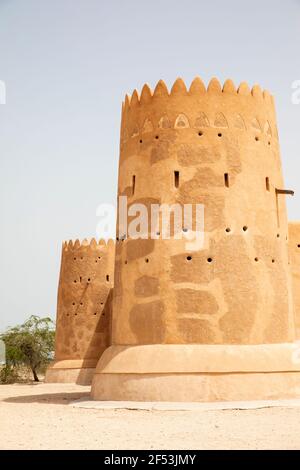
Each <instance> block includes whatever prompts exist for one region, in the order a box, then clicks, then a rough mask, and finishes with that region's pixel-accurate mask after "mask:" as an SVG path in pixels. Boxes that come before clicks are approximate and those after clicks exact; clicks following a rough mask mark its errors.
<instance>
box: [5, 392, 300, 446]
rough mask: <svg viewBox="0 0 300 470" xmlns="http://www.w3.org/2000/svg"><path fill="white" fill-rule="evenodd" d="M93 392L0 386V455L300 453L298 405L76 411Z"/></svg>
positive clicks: (299, 408)
mask: <svg viewBox="0 0 300 470" xmlns="http://www.w3.org/2000/svg"><path fill="white" fill-rule="evenodd" d="M89 390H90V387H88V386H79V385H69V384H44V383H40V384H36V385H34V384H31V385H28V384H24V385H23V384H15V385H1V386H0V449H109V450H110V449H299V448H300V406H299V403H298V406H297V404H295V406H293V402H291V405H290V406H289V405H286V403H285V406H276V407H273V406H272V404H270V407H264V408H261V409H255V408H254V409H227V410H220V409H213V410H211V409H210V410H205V409H191V410H187V411H177V410H176V411H160V410H150V409H149V410H128V409H99V408H97V409H90V408H86V407H79V406H78V403H75V406H74V401H76V400H84V402H83V403H86V401H85V400H88V394H89ZM80 403H81V402H80ZM80 403H79V404H80ZM252 405H253V404H252ZM210 406H212V404H210Z"/></svg>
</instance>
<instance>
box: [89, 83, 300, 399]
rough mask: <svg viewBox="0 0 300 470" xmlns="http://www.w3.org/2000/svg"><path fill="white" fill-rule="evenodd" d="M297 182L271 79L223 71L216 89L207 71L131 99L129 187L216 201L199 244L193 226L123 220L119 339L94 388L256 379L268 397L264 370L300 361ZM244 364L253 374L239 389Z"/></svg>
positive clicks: (156, 196) (130, 391)
mask: <svg viewBox="0 0 300 470" xmlns="http://www.w3.org/2000/svg"><path fill="white" fill-rule="evenodd" d="M288 192H289V191H286V190H285V189H284V185H283V178H282V171H281V159H280V151H279V143H278V133H277V127H276V116H275V109H274V102H273V98H272V97H271V95H270V94H269V93H268V92H267V91H264V92H262V90H261V89H260V87H259V86H254V87H253V88H252V90H250V88H249V87H248V85H247V84H246V83H242V84H241V85H240V86H239V88H238V89H236V88H235V86H234V84H233V82H232V81H231V80H227V81H226V82H225V84H224V86H223V87H221V85H220V83H219V82H218V80H217V79H212V80H211V82H210V83H209V86H208V88H207V89H206V88H205V86H204V84H203V82H202V81H201V79H199V78H196V79H195V80H194V81H193V82H192V84H191V87H190V89H189V90H187V88H186V86H185V84H184V82H183V81H182V80H181V79H178V80H176V82H175V83H174V85H173V87H172V90H171V92H170V93H169V92H168V89H167V87H166V85H165V84H164V82H163V81H160V82H159V83H158V84H157V86H156V88H155V90H154V92H153V93H152V92H151V90H150V88H149V87H148V86H147V85H145V86H144V87H143V90H142V93H141V95H140V96H139V94H138V92H137V91H136V90H135V91H134V93H133V95H132V97H131V98H129V97H128V96H126V99H125V103H124V104H123V110H122V124H121V143H120V166H119V188H118V194H119V196H127V198H128V206H129V208H130V207H131V206H132V205H133V204H143V205H145V206H146V207H147V208H149V212H150V207H151V206H152V205H153V204H159V205H162V204H167V205H169V206H171V205H173V204H179V205H180V206H181V207H182V208H183V207H185V205H187V204H192V205H193V206H194V205H196V204H201V205H203V207H204V243H203V246H201V248H198V249H196V250H195V249H192V248H191V245H190V244H189V243H187V238H186V237H187V230H188V229H187V227H185V226H184V222H183V223H182V226H181V227H180V229H179V230H180V231H182V232H183V236H182V237H181V238H179V237H178V236H177V235H178V234H179V232H178V227H177V228H176V229H175V230H173V233H171V237H170V238H169V239H164V236H163V234H162V230H161V226H159V227H158V229H157V230H156V231H155V233H153V231H152V236H150V234H149V233H148V235H149V237H148V238H146V237H144V238H143V239H142V238H140V239H132V238H131V237H130V236H128V233H126V232H125V230H124V227H126V225H127V226H129V225H130V222H131V220H132V217H127V221H126V222H127V224H124V221H122V222H121V221H120V219H119V221H118V227H117V233H119V238H120V240H119V241H118V242H117V246H116V260H115V287H114V311H113V327H112V346H111V347H110V348H109V349H108V350H107V351H106V352H105V354H104V355H103V356H102V358H101V360H100V361H99V364H98V367H97V370H96V375H95V377H94V382H93V387H92V395H93V397H94V398H101V399H111V400H114V399H116V400H118V399H121V400H123V399H136V400H157V399H159V400H167V401H169V400H170V401H180V400H196V401H198V400H211V399H217V398H218V397H219V398H220V399H238V398H246V397H248V398H251V394H252V393H254V390H255V391H256V392H257V386H256V383H258V384H259V387H260V388H259V394H260V396H264V397H266V395H267V393H268V391H269V387H270V384H269V383H268V382H267V381H266V380H265V377H264V375H265V374H264V373H263V372H265V371H266V370H268V372H271V373H273V372H274V374H275V376H274V377H275V378H274V380H279V382H280V381H282V380H281V377H279V378H278V376H277V375H276V374H277V371H278V370H289V368H293V367H294V365H293V364H290V363H291V354H290V352H291V348H292V349H293V345H292V342H293V340H294V337H295V327H294V318H293V308H292V296H291V284H290V279H289V267H288V250H287V235H288V225H287V216H286V206H285V193H288ZM129 215H132V214H130V210H129ZM193 230H195V227H194V225H193V226H192V227H190V231H191V232H193ZM123 232H124V233H123ZM148 232H150V230H149V225H148ZM271 351H272V356H271ZM278 356H279V357H281V358H283V357H284V358H285V359H284V360H285V361H288V364H289V365H288V366H287V364H286V363H285V365H283V364H282V360H283V359H281V367H285V369H278V367H280V364H279V365H278V362H277V360H275V359H274V358H277V357H278ZM287 358H289V359H287ZM286 368H287V369H286ZM240 372H249V376H248V377H247V379H245V383H246V382H247V385H248V386H247V387H246V389H247V390H246V391H245V387H244V386H241V387H240V390H241V391H240V394H238V392H233V390H236V387H235V385H236V383H239V380H238V378H237V377H236V373H240ZM210 373H211V375H210ZM257 373H258V375H259V374H260V375H259V380H258V379H256V378H255V375H256V374H257ZM297 376H298V374H297ZM220 377H221V378H220ZM286 377H287V376H286ZM293 378H294V376H293V374H292V375H291V380H293ZM243 380H244V379H243ZM281 386H282V387H283V389H284V392H286V383H283V384H282V383H280V386H279V385H278V390H276V391H278V393H279V394H281V392H282V390H281V388H282V387H281ZM253 387H254V389H253ZM280 387H281V388H280ZM216 389H217V390H219V392H216ZM242 390H243V391H242ZM231 392H232V393H231ZM274 393H275V392H274Z"/></svg>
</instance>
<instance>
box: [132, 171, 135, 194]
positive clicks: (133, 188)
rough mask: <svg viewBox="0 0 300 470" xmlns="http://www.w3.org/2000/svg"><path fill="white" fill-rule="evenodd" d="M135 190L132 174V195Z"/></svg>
mask: <svg viewBox="0 0 300 470" xmlns="http://www.w3.org/2000/svg"><path fill="white" fill-rule="evenodd" d="M134 191H135V175H133V176H132V195H133V194H134Z"/></svg>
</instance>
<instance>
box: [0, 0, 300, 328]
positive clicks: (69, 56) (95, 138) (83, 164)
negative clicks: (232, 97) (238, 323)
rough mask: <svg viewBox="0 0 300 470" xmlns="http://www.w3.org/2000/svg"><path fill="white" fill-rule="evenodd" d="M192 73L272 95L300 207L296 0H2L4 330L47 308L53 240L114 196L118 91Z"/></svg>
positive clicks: (294, 208)
mask: <svg viewBox="0 0 300 470" xmlns="http://www.w3.org/2000/svg"><path fill="white" fill-rule="evenodd" d="M196 75H200V76H201V77H202V78H203V79H204V81H205V82H206V83H207V82H208V81H209V79H210V78H211V77H212V76H217V77H218V78H219V79H220V80H221V81H224V80H225V79H226V78H232V79H233V80H234V81H235V83H236V85H238V84H239V82H241V81H243V80H246V81H247V82H248V83H249V84H250V85H253V84H254V83H257V82H258V83H259V84H260V85H261V86H262V87H263V88H267V89H269V90H270V91H271V92H272V93H273V94H274V95H275V96H276V102H277V114H278V122H279V131H280V139H281V150H282V160H283V167H284V175H285V186H286V188H289V189H295V190H296V196H295V197H294V198H293V199H292V198H288V210H289V217H290V218H291V219H297V218H298V219H300V207H299V201H300V182H299V181H298V175H299V169H300V164H299V159H300V132H299V131H300V104H299V105H295V104H294V105H293V104H292V103H291V95H292V91H293V90H292V83H293V82H294V81H295V80H300V1H299V0H285V1H282V0H252V1H251V2H245V1H242V0H239V1H237V0H226V1H221V0H210V1H209V2H207V1H199V0H184V1H179V0H152V1H144V0H126V1H125V0H108V1H102V0H48V1H47V0H26V1H24V0H0V80H3V81H4V82H5V84H6V88H7V97H6V104H5V105H0V211H1V212H0V213H1V231H0V250H1V253H0V256H1V258H0V259H1V263H0V276H1V279H0V286H1V291H0V330H1V329H3V328H5V327H7V326H8V325H13V324H15V323H16V322H21V321H23V320H24V319H25V318H27V317H28V316H29V315H31V314H38V315H43V316H45V315H50V316H52V317H53V318H55V310H56V290H57V283H58V275H59V264H60V249H61V241H62V240H64V239H69V238H84V237H93V236H95V233H96V225H97V217H96V208H97V206H98V205H99V204H100V203H114V202H115V200H116V187H117V166H118V145H119V124H120V109H121V102H122V99H123V97H124V94H125V93H126V92H129V93H131V92H132V90H133V89H134V88H135V87H137V88H139V89H141V88H142V85H143V84H144V82H148V83H149V84H150V85H151V86H152V87H154V86H155V84H156V82H157V81H158V80H159V79H160V78H163V79H164V80H165V81H166V83H167V84H168V85H169V86H170V85H172V83H173V81H174V80H175V79H176V77H178V76H181V77H183V78H184V79H185V81H186V82H187V84H190V82H191V80H192V79H193V77H194V76H196Z"/></svg>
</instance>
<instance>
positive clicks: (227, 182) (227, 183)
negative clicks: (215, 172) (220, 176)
mask: <svg viewBox="0 0 300 470" xmlns="http://www.w3.org/2000/svg"><path fill="white" fill-rule="evenodd" d="M224 183H225V186H226V188H229V175H228V173H224Z"/></svg>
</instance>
